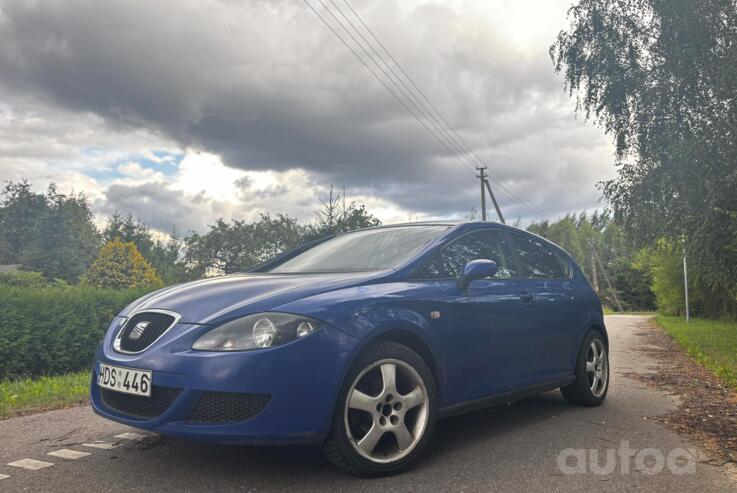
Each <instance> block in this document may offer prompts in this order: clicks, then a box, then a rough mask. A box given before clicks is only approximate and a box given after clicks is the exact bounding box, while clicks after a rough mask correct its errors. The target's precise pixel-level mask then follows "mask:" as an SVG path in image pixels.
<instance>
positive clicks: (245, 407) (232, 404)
mask: <svg viewBox="0 0 737 493" xmlns="http://www.w3.org/2000/svg"><path fill="white" fill-rule="evenodd" d="M270 399H271V396H270V395H268V394H236V393H231V392H204V393H203V394H202V396H201V397H200V400H199V401H197V404H196V405H195V407H194V409H192V411H191V412H190V413H189V416H188V417H187V421H189V422H192V423H233V422H237V421H246V420H248V419H251V418H253V417H255V416H256V415H258V414H259V413H260V412H261V411H263V410H264V408H265V407H266V404H268V403H269V400H270Z"/></svg>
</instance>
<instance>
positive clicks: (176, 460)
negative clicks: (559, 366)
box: [0, 316, 737, 493]
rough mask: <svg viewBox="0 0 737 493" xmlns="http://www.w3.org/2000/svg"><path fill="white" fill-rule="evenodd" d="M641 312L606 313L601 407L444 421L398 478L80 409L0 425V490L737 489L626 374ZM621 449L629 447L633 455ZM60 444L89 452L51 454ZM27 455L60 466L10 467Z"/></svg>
mask: <svg viewBox="0 0 737 493" xmlns="http://www.w3.org/2000/svg"><path fill="white" fill-rule="evenodd" d="M645 320H646V319H645V318H643V317H636V316H612V317H608V320H607V324H608V328H609V331H610V337H611V349H612V356H611V358H612V367H613V370H614V371H613V375H612V380H611V386H610V390H609V395H608V398H607V401H606V403H605V404H604V405H603V406H601V407H599V408H594V409H589V408H579V407H573V406H570V405H568V404H567V403H566V402H565V401H564V400H563V399H562V398H561V396H560V394H559V393H558V392H550V393H546V394H543V395H541V396H539V397H537V398H532V399H527V400H524V401H521V402H518V403H515V404H513V405H509V406H502V407H497V408H494V409H491V410H485V411H479V412H476V413H473V414H470V415H466V416H461V417H457V418H452V419H448V420H445V421H442V422H440V423H439V425H438V429H437V432H436V435H435V438H434V441H433V443H432V446H431V448H430V449H429V451H428V452H429V453H428V454H427V456H426V457H425V459H424V460H422V461H421V462H420V463H418V464H417V465H416V467H415V468H414V469H413V470H412V471H410V472H408V473H405V474H402V475H399V476H394V477H390V478H380V479H372V480H367V479H356V478H353V477H351V476H348V475H346V474H344V473H342V472H340V471H339V470H337V469H335V468H334V467H332V466H331V465H329V464H328V463H326V462H325V461H324V459H323V458H322V456H321V454H320V452H319V451H318V450H316V449H312V448H306V447H304V448H303V447H289V448H279V447H274V448H256V447H232V446H212V445H203V444H198V443H190V442H184V441H178V440H169V439H165V438H162V437H158V436H146V437H137V436H131V435H124V436H123V437H116V435H121V434H123V433H130V432H136V430H133V429H131V428H127V427H124V426H121V425H117V424H115V423H111V422H108V421H105V420H103V419H101V418H99V417H97V416H95V415H94V414H93V413H92V412H91V411H90V409H89V408H87V407H82V408H74V409H66V410H61V411H52V412H47V413H43V414H37V415H33V416H26V417H20V418H14V419H9V420H5V421H0V478H2V477H3V476H9V477H7V478H4V479H0V491H13V492H14V491H74V492H79V491H115V492H122V491H160V492H167V491H177V492H183V491H265V490H278V491H284V490H287V489H289V490H292V491H317V490H320V491H322V490H325V491H328V490H329V491H333V490H335V491H341V490H346V491H372V492H375V491H391V490H396V491H544V492H546V493H550V492H553V491H564V492H568V491H591V490H599V491H636V490H646V491H669V492H675V491H699V492H701V491H719V492H724V491H737V483H736V482H735V481H734V479H733V478H731V477H730V475H729V473H728V471H727V470H725V469H724V468H722V467H717V466H713V465H709V464H706V463H704V462H703V461H702V459H703V457H704V456H703V454H702V453H701V452H700V451H699V450H698V449H697V448H696V447H695V446H694V445H693V444H692V443H689V442H687V441H686V440H685V439H684V438H682V437H680V436H679V435H677V434H675V433H673V432H671V431H669V430H667V429H665V428H663V427H662V426H661V425H659V424H658V423H656V422H654V421H653V420H652V419H649V418H651V417H652V416H655V415H659V414H662V413H664V412H667V411H668V410H669V409H671V408H673V407H674V406H676V405H677V402H676V401H675V400H674V398H673V397H670V396H669V395H667V394H665V393H662V392H658V391H653V390H652V389H649V388H647V387H645V386H644V385H643V384H642V383H640V382H638V381H636V380H633V379H631V378H630V377H628V376H626V375H627V374H630V373H633V372H634V373H648V372H652V371H654V370H653V368H654V365H655V363H654V361H652V360H650V359H649V358H648V357H647V356H646V355H644V354H643V353H641V352H639V351H637V350H636V349H637V346H638V345H641V344H643V342H642V339H640V338H638V337H637V336H636V335H635V331H636V330H637V325H638V324H642V323H645ZM95 442H97V447H91V446H90V444H95ZM99 447H112V448H108V449H105V448H99ZM623 447H624V448H625V449H629V450H630V451H631V452H630V455H629V456H627V457H626V458H623V456H622V453H621V449H622V448H623ZM571 449H572V450H571ZM645 449H654V450H645ZM59 450H73V451H77V452H85V453H89V454H90V455H85V456H84V457H80V458H76V459H65V458H62V457H59V456H51V455H48V454H49V453H56V452H58V451H59ZM65 453H66V452H62V455H63V454H65ZM562 453H563V455H561V454H562ZM592 453H593V454H597V456H598V459H599V462H598V463H599V466H600V467H601V468H603V470H597V469H596V465H595V464H593V465H592V461H591V458H592ZM633 455H634V457H633ZM561 457H563V458H564V459H566V462H564V463H563V465H564V467H563V468H561V467H560V466H559V463H560V462H561ZM638 457H639V460H638ZM668 457H670V458H671V459H672V460H675V462H674V467H669V466H668ZM22 459H32V460H35V461H43V462H46V463H50V464H53V465H50V466H47V467H44V468H41V469H36V470H30V469H24V468H20V467H16V466H11V465H8V464H9V463H13V462H15V461H18V460H22ZM610 459H611V460H610ZM659 459H662V461H663V462H662V463H660V464H659V463H658V460H659ZM21 464H28V463H27V462H25V463H21ZM30 465H31V466H34V465H37V464H36V463H35V462H31V463H30ZM608 465H609V466H611V468H613V469H614V470H613V471H611V472H610V471H609V470H607V466H608Z"/></svg>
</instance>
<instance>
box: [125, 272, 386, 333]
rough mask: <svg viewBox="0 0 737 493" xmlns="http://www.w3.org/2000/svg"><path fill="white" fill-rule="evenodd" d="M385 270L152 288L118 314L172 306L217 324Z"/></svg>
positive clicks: (238, 277) (189, 318) (188, 319)
mask: <svg viewBox="0 0 737 493" xmlns="http://www.w3.org/2000/svg"><path fill="white" fill-rule="evenodd" d="M387 274H388V272H383V273H377V272H370V273H366V272H359V273H327V274H269V273H249V274H232V275H229V276H223V277H215V278H210V279H203V280H200V281H193V282H188V283H185V284H178V285H175V286H171V287H168V288H164V289H160V290H158V291H154V292H152V293H149V294H148V295H146V296H144V297H142V298H140V299H138V300H136V301H134V302H133V303H131V304H130V305H128V306H127V307H126V308H125V309H124V310H123V311H122V312H121V313H120V315H119V316H122V317H127V316H129V315H130V314H131V313H134V312H137V311H141V310H148V309H158V310H171V311H174V312H176V313H179V314H180V315H181V319H180V322H183V323H195V324H214V323H219V322H220V321H223V320H226V319H230V318H235V317H238V316H242V315H247V314H250V313H257V312H260V311H268V310H272V309H274V308H276V307H278V306H280V305H283V304H285V303H290V302H292V301H296V300H298V299H301V298H305V297H308V296H313V295H316V294H321V293H325V292H328V291H332V290H335V289H342V288H346V287H352V286H356V285H359V284H363V283H367V282H372V281H375V280H376V279H379V278H381V277H382V276H385V275H387Z"/></svg>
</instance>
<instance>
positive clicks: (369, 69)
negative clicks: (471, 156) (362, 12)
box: [303, 0, 475, 176]
mask: <svg viewBox="0 0 737 493" xmlns="http://www.w3.org/2000/svg"><path fill="white" fill-rule="evenodd" d="M303 1H304V3H305V4H306V5H307V6H308V7H309V8H310V10H312V12H313V13H314V14H315V15H316V16H317V17H318V18H319V19H320V20H321V21H322V23H323V24H325V26H327V28H328V29H330V31H332V33H333V34H334V35H335V36H336V37H337V38H338V39H339V40H340V42H341V43H343V45H344V46H345V47H346V48H347V49H348V50H349V51H350V52H351V53H352V54H353V56H354V57H356V59H358V61H359V62H361V64H363V66H364V67H366V69H367V70H368V71H369V72H371V75H373V76H374V78H376V80H378V81H379V82H380V83H381V85H382V86H384V88H385V89H386V90H387V91H389V93H390V94H391V95H392V96H393V97H394V99H396V100H397V101H398V102H399V104H401V105H402V106H403V107H404V109H405V110H407V112H408V113H409V114H410V115H412V117H413V118H414V119H415V120H417V122H418V123H419V124H420V125H421V126H422V128H424V129H425V130H426V131H427V132H428V133H429V134H430V135H431V136H432V137H433V138H434V139H435V140H436V141H437V142H438V143H440V145H442V146H443V147H444V148H445V150H446V151H448V152H449V153H450V154H451V155H453V156H454V157H455V158H456V159H458V156H457V155H456V151H455V150H453V149H451V148H450V147H448V145H447V144H446V143H445V142H444V141H443V140H442V139H440V138H439V137H438V136H437V135H436V134H435V132H433V130H432V129H431V128H430V127H428V126H427V124H426V123H425V122H423V121H422V120H421V119H420V118H419V117H418V116H417V115H416V114H415V112H414V111H412V109H411V108H410V107H409V106H407V104H406V103H405V102H404V100H402V98H400V97H399V96H398V95H397V94H396V93H395V92H394V90H393V89H392V88H391V87H389V85H388V84H387V83H386V82H385V81H384V80H383V79H382V78H381V77H380V76H379V74H377V73H376V71H375V70H374V69H373V68H372V67H371V66H370V65H369V64H368V63H366V61H365V60H364V59H363V58H361V56H360V55H359V54H358V53H357V52H356V50H354V49H353V47H352V46H351V45H350V44H349V43H348V42H347V41H346V40H345V39H344V38H343V37H342V36H341V35H340V34H339V33H338V31H336V30H335V28H333V26H332V25H331V24H330V23H329V22H328V21H327V19H325V18H324V17H323V16H322V15H320V13H319V12H318V11H317V10H316V9H315V8H314V7H313V6H312V4H310V2H309V1H308V0H303ZM317 1H318V2H319V3H320V5H322V6H323V8H324V9H325V10H327V11H328V13H330V15H331V16H332V17H333V19H335V20H336V22H338V24H339V25H340V26H341V27H342V28H343V30H345V31H346V32H348V31H347V29H346V28H345V26H343V24H341V23H340V21H338V19H337V18H336V17H335V14H333V13H332V11H330V9H329V8H328V7H327V6H326V5H325V4H324V3H323V2H322V0H317ZM349 35H350V33H349ZM351 37H352V38H353V39H354V42H355V37H353V36H351ZM356 44H359V43H358V42H356ZM359 46H360V44H359ZM374 63H376V62H374ZM459 161H460V160H459ZM460 162H461V163H462V164H464V165H465V163H464V162H463V161H460ZM468 169H469V171H470V172H471V173H473V174H474V176H475V172H474V170H473V168H472V167H469V168H468Z"/></svg>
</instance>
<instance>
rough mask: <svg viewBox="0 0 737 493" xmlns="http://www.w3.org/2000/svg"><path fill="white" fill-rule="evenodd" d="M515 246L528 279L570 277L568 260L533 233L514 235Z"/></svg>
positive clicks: (523, 273) (524, 275)
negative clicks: (532, 234)
mask: <svg viewBox="0 0 737 493" xmlns="http://www.w3.org/2000/svg"><path fill="white" fill-rule="evenodd" d="M514 248H515V252H516V253H517V258H518V259H519V262H520V264H521V265H520V268H522V269H523V272H522V276H523V277H526V278H528V279H560V278H565V277H568V275H569V271H568V267H567V262H563V259H562V258H561V257H560V255H558V254H557V253H556V252H554V251H553V250H552V249H551V248H550V247H549V246H547V245H546V244H545V243H544V242H543V241H542V240H539V239H538V238H535V237H534V236H531V235H521V234H515V235H514Z"/></svg>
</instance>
